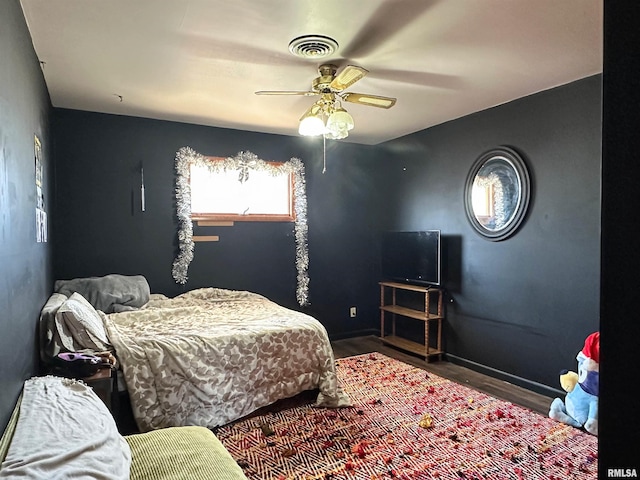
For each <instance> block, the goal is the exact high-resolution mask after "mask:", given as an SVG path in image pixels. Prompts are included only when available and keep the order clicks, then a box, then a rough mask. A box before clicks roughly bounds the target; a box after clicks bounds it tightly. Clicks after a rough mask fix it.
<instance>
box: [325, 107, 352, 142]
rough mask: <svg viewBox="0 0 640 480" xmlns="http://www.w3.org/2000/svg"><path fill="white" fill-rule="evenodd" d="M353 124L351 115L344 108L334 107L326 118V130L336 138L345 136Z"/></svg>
mask: <svg viewBox="0 0 640 480" xmlns="http://www.w3.org/2000/svg"><path fill="white" fill-rule="evenodd" d="M354 125H355V124H354V122H353V117H352V116H351V115H349V113H348V112H347V111H346V110H345V109H344V108H336V109H335V111H334V112H333V113H332V114H331V115H329V118H328V119H327V131H328V132H329V135H330V137H331V138H333V139H336V140H339V139H341V138H346V137H347V136H348V135H349V130H351V129H353V127H354Z"/></svg>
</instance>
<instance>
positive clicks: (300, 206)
mask: <svg viewBox="0 0 640 480" xmlns="http://www.w3.org/2000/svg"><path fill="white" fill-rule="evenodd" d="M191 165H196V166H199V167H206V168H208V169H209V170H210V171H211V172H218V171H221V170H222V171H226V170H234V171H238V172H239V180H240V181H242V179H243V178H245V179H246V178H247V176H248V175H249V174H250V171H251V170H252V169H253V170H261V171H264V172H267V173H269V174H270V175H274V176H275V175H289V174H293V178H294V182H293V183H294V191H293V195H294V210H295V214H296V220H295V240H296V270H297V286H296V298H297V300H298V303H299V304H300V305H301V306H305V305H308V304H309V251H308V247H307V230H308V226H307V195H306V189H305V178H304V164H303V163H302V161H300V160H299V159H297V158H292V159H291V160H289V161H288V162H285V163H282V164H274V163H270V162H266V161H264V160H260V159H259V158H258V157H257V156H256V155H255V154H253V153H251V152H239V153H238V154H237V155H236V156H235V157H229V158H226V159H224V160H222V161H219V160H217V161H215V162H212V161H209V160H208V159H207V157H205V156H204V155H201V154H199V153H197V152H196V151H195V150H193V149H192V148H190V147H182V148H181V149H180V150H178V152H177V153H176V172H177V179H176V210H177V215H178V224H179V227H178V255H177V257H176V259H175V260H174V262H173V269H172V274H173V278H174V280H175V281H176V283H180V284H185V283H187V278H188V276H187V271H188V269H189V264H190V263H191V261H192V260H193V247H194V243H193V223H192V220H191V185H190V181H189V180H190V171H191V169H190V167H191Z"/></svg>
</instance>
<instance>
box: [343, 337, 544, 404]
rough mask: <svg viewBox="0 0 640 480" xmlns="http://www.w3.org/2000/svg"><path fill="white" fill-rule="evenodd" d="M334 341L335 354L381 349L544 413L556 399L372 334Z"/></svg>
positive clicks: (427, 369) (464, 383) (429, 370)
mask: <svg viewBox="0 0 640 480" xmlns="http://www.w3.org/2000/svg"><path fill="white" fill-rule="evenodd" d="M331 344H332V346H333V352H334V355H335V357H336V358H344V357H351V356H354V355H361V354H364V353H371V352H380V353H382V354H384V355H387V356H388V357H392V358H396V359H398V360H401V361H403V362H405V363H409V364H411V365H414V366H416V367H418V368H422V369H424V370H426V371H428V372H431V373H434V374H435V375H439V376H441V377H444V378H447V379H449V380H452V381H454V382H456V383H460V384H462V385H466V386H468V387H470V388H473V389H475V390H480V391H481V392H484V393H487V394H489V395H492V396H494V397H496V398H500V399H502V400H506V401H509V402H511V403H514V404H517V405H520V406H522V407H525V408H528V409H530V410H533V411H535V412H538V413H540V414H542V415H545V416H546V415H547V414H548V413H549V406H550V405H551V402H552V401H553V398H550V397H547V396H544V395H540V394H538V393H536V392H532V391H530V390H527V389H526V388H522V387H519V386H517V385H513V384H511V383H509V382H505V381H503V380H498V379H495V378H492V377H490V376H488V375H484V374H482V373H478V372H475V371H473V370H471V369H468V368H465V367H462V366H460V365H455V364H453V363H451V362H446V361H431V362H429V363H427V362H425V361H424V358H422V357H418V356H415V355H412V354H409V353H404V352H403V351H402V350H398V349H395V348H392V347H389V346H387V345H384V344H383V343H382V342H381V341H380V340H379V339H378V337H375V336H373V335H371V336H366V337H356V338H347V339H343V340H336V341H333V342H331Z"/></svg>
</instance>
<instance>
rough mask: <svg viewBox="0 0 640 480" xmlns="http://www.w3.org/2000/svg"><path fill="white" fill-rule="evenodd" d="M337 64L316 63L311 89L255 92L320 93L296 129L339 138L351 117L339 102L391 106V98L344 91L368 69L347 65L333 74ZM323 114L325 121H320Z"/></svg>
mask: <svg viewBox="0 0 640 480" xmlns="http://www.w3.org/2000/svg"><path fill="white" fill-rule="evenodd" d="M337 71H338V67H337V66H336V65H334V64H332V63H326V64H323V65H320V67H319V68H318V72H319V73H320V76H319V77H316V78H314V79H313V82H312V84H311V90H307V91H296V90H293V91H291V90H261V91H258V92H255V93H256V95H304V96H316V95H318V96H320V98H319V99H318V100H317V101H316V102H315V103H314V104H313V105H311V107H309V109H308V110H307V111H306V112H305V113H304V115H302V117H301V118H300V127H299V129H298V132H299V133H300V134H301V135H322V134H324V135H325V137H328V138H334V139H340V138H345V137H346V136H347V135H348V131H349V130H351V129H352V128H353V126H354V123H353V117H351V115H349V114H348V113H347V111H346V110H345V109H344V108H342V102H343V101H344V102H350V103H358V104H360V105H367V106H370V107H378V108H391V107H393V105H395V103H396V99H395V98H391V97H383V96H379V95H370V94H366V93H351V92H345V90H346V89H347V88H349V87H350V86H351V85H353V84H354V83H356V82H357V81H358V80H361V79H362V78H363V77H364V76H365V75H366V74H367V73H369V71H368V70H366V69H364V68H362V67H358V66H355V65H347V66H346V67H345V68H344V69H342V71H341V72H340V73H338V74H337V75H336V72H337ZM324 117H326V119H327V120H326V124H325V121H324Z"/></svg>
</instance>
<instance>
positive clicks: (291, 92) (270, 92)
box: [256, 90, 318, 97]
mask: <svg viewBox="0 0 640 480" xmlns="http://www.w3.org/2000/svg"><path fill="white" fill-rule="evenodd" d="M256 95H304V96H305V97H311V96H313V95H318V92H311V91H306V92H305V91H297V90H260V91H259V92H256Z"/></svg>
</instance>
